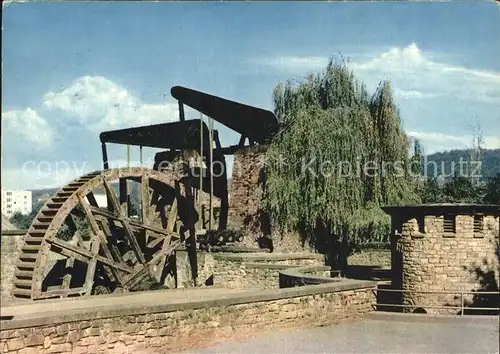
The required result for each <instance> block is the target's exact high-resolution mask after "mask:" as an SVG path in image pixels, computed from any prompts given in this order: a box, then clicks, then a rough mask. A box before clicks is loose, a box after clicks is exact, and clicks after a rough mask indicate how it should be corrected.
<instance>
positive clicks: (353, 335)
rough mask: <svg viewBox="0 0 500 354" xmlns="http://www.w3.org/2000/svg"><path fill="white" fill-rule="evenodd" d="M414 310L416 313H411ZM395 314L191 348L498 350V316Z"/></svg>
mask: <svg viewBox="0 0 500 354" xmlns="http://www.w3.org/2000/svg"><path fill="white" fill-rule="evenodd" d="M410 316H415V315H410ZM415 319H416V317H413V318H411V319H403V318H394V317H391V316H388V317H387V316H386V317H384V316H379V317H377V316H372V317H371V318H368V319H365V320H363V321H358V322H351V323H344V324H339V325H336V326H331V327H323V328H315V329H308V330H301V331H291V332H275V333H273V334H269V335H262V336H258V337H254V338H251V339H248V340H245V341H240V342H226V343H220V344H218V345H216V346H213V347H210V348H204V349H199V350H196V351H189V352H190V353H238V354H240V353H241V354H242V353H249V354H250V353H252V354H254V353H450V354H451V353H453V354H455V353H471V354H476V353H478V354H479V353H481V354H487V353H498V352H499V344H498V343H499V322H498V318H481V319H471V318H457V317H454V318H438V319H436V320H432V321H429V320H428V319H423V318H421V319H416V320H415Z"/></svg>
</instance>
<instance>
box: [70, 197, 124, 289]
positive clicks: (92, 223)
mask: <svg viewBox="0 0 500 354" xmlns="http://www.w3.org/2000/svg"><path fill="white" fill-rule="evenodd" d="M115 197H116V196H115ZM80 204H81V205H82V208H83V211H84V212H85V215H86V216H87V220H88V221H89V223H90V228H91V229H92V232H93V233H94V235H95V236H97V237H98V238H99V241H100V246H101V247H102V249H103V251H104V254H105V255H106V257H107V258H108V259H109V260H110V261H112V260H113V256H112V253H111V251H110V249H109V247H108V242H107V240H106V237H104V235H103V233H102V231H101V229H100V228H99V225H97V221H96V220H95V218H94V215H93V214H92V212H91V211H90V208H91V207H90V206H89V205H88V204H87V203H86V202H85V200H84V199H83V198H82V197H81V196H80ZM97 252H99V251H97ZM93 256H94V257H95V258H96V259H99V260H100V261H101V262H103V261H102V259H100V258H104V257H100V256H98V255H93ZM103 263H106V262H103ZM113 263H114V262H113ZM116 268H118V267H116ZM127 268H128V267H127ZM118 269H120V268H118ZM111 272H112V273H113V275H114V277H115V278H116V280H117V281H118V282H119V283H121V284H123V281H122V279H121V275H120V274H118V272H117V271H116V269H115V268H111Z"/></svg>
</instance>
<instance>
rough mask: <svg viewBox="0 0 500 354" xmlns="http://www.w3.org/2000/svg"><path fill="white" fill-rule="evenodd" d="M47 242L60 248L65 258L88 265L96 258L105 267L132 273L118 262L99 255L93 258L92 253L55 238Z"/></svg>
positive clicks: (130, 269)
mask: <svg viewBox="0 0 500 354" xmlns="http://www.w3.org/2000/svg"><path fill="white" fill-rule="evenodd" d="M47 242H48V243H50V244H52V245H54V246H56V247H59V248H61V253H63V254H64V255H65V256H67V257H73V258H75V259H77V260H79V261H80V262H83V263H88V260H89V259H92V258H96V259H97V260H98V261H100V262H102V263H104V264H106V265H109V266H111V267H114V268H116V269H119V270H122V271H124V272H126V273H132V271H133V270H132V268H130V267H128V266H126V265H124V264H120V263H118V262H115V261H114V260H113V259H109V258H106V257H103V256H100V255H97V256H94V255H93V254H92V252H90V251H88V250H86V249H82V248H78V247H75V246H73V245H71V244H69V243H67V242H66V241H62V240H59V239H57V238H53V239H49V240H47Z"/></svg>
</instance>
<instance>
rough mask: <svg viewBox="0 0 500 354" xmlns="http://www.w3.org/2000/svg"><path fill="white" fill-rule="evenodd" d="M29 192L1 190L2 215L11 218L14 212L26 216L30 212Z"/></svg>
mask: <svg viewBox="0 0 500 354" xmlns="http://www.w3.org/2000/svg"><path fill="white" fill-rule="evenodd" d="M31 202H32V200H31V191H21V190H2V214H4V215H5V216H7V217H8V218H11V217H12V215H14V214H15V213H16V212H20V213H21V214H24V215H28V214H29V213H31V211H32V205H31Z"/></svg>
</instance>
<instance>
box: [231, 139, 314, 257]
mask: <svg viewBox="0 0 500 354" xmlns="http://www.w3.org/2000/svg"><path fill="white" fill-rule="evenodd" d="M266 151H267V149H266V147H265V146H261V145H259V146H252V147H244V148H242V149H240V150H238V151H237V152H236V153H235V154H234V162H233V172H232V181H231V188H230V190H229V216H228V218H229V223H228V226H229V227H235V228H243V229H244V230H245V240H244V241H243V245H244V246H247V247H253V248H255V247H257V246H258V244H257V239H258V238H259V237H261V236H270V237H272V239H273V247H274V249H276V250H281V251H289V252H295V251H304V250H308V251H311V248H310V247H307V246H304V245H302V243H301V241H300V236H299V235H298V234H297V233H292V232H290V233H288V234H285V235H281V234H280V235H276V234H275V232H273V230H269V227H268V225H267V224H268V222H267V220H266V219H265V217H264V218H262V219H261V213H260V212H261V210H262V209H261V200H262V195H263V192H264V187H265V170H264V163H265V155H266ZM263 221H264V224H263V223H262V222H263Z"/></svg>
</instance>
